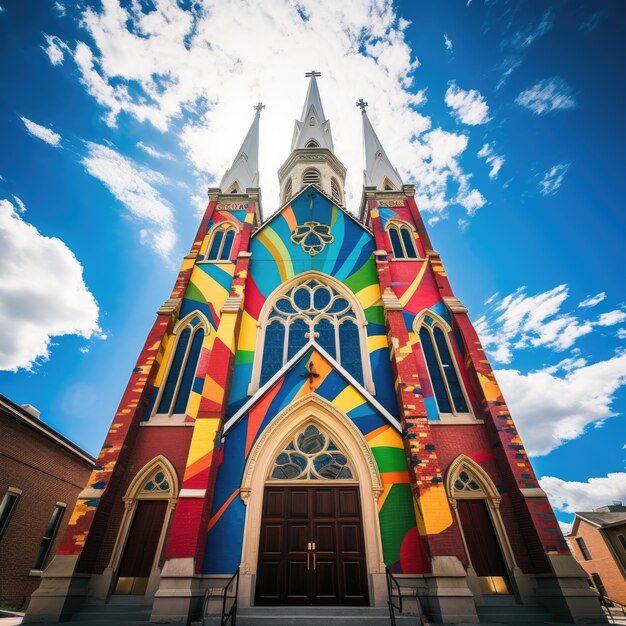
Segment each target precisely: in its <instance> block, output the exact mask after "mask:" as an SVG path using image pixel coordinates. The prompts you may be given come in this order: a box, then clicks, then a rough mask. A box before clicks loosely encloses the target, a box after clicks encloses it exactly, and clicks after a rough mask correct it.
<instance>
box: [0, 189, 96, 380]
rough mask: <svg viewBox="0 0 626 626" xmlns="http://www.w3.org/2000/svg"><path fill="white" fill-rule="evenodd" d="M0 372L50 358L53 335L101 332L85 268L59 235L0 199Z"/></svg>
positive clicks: (85, 336) (28, 366) (89, 335)
mask: <svg viewBox="0 0 626 626" xmlns="http://www.w3.org/2000/svg"><path fill="white" fill-rule="evenodd" d="M0 249H2V254H1V255H0V328H2V329H3V330H2V332H1V333H0V370H8V371H11V372H15V371H17V370H18V369H21V368H24V369H31V368H32V367H33V366H34V365H35V364H36V363H37V362H40V361H45V360H46V359H48V357H49V356H50V347H51V339H52V338H53V337H60V336H63V335H79V336H81V337H84V338H86V339H88V338H90V337H92V336H93V335H98V334H99V333H100V328H99V327H98V304H97V303H96V300H95V299H94V297H93V295H92V294H91V292H90V291H89V289H88V288H87V286H86V285H85V282H84V279H83V267H82V265H81V264H80V262H79V261H78V260H77V259H76V257H75V256H74V254H73V253H72V251H71V250H70V249H69V248H68V247H67V246H66V245H65V243H63V241H61V240H60V239H57V238H56V237H45V236H44V235H42V234H40V233H39V232H38V231H37V229H36V228H35V227H34V226H32V225H31V224H29V223H28V222H25V221H24V220H23V219H22V217H21V215H20V214H19V213H18V212H17V211H16V210H15V207H14V205H13V204H12V203H11V202H9V201H8V200H0Z"/></svg>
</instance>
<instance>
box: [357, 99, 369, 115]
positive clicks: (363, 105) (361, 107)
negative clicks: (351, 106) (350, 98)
mask: <svg viewBox="0 0 626 626" xmlns="http://www.w3.org/2000/svg"><path fill="white" fill-rule="evenodd" d="M356 105H357V106H358V107H359V109H361V113H365V107H366V106H368V104H367V102H365V100H363V98H360V99H359V100H358V101H357V103H356Z"/></svg>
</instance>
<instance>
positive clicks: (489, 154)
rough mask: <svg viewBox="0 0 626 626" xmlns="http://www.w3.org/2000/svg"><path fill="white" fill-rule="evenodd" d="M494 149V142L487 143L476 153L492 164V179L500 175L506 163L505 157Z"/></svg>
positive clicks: (490, 173)
mask: <svg viewBox="0 0 626 626" xmlns="http://www.w3.org/2000/svg"><path fill="white" fill-rule="evenodd" d="M493 149H494V146H493V144H488V143H486V144H485V145H484V146H483V147H482V148H481V149H480V150H479V151H478V154H477V155H476V156H478V157H479V158H481V159H485V161H487V164H488V165H491V170H490V171H489V178H491V179H494V178H497V177H498V172H499V171H500V169H501V168H502V166H503V165H504V157H502V156H500V155H499V154H496V153H495V152H494V151H493Z"/></svg>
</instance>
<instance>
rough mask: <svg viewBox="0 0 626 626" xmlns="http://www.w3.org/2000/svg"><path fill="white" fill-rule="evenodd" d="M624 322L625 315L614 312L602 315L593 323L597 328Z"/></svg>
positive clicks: (621, 312)
mask: <svg viewBox="0 0 626 626" xmlns="http://www.w3.org/2000/svg"><path fill="white" fill-rule="evenodd" d="M624 320H626V313H624V311H619V310H616V311H609V312H608V313H602V314H601V315H600V317H598V319H597V320H596V322H595V323H596V324H597V325H598V326H614V325H615V324H621V323H622V322H623V321H624Z"/></svg>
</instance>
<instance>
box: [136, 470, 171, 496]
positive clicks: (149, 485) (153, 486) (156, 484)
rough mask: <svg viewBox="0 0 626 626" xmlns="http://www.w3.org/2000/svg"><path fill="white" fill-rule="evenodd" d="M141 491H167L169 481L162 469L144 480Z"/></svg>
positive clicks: (168, 489) (150, 492)
mask: <svg viewBox="0 0 626 626" xmlns="http://www.w3.org/2000/svg"><path fill="white" fill-rule="evenodd" d="M141 491H142V492H143V493H149V494H155V493H169V491H170V483H169V482H168V480H167V476H166V475H165V473H164V472H163V470H162V469H160V468H159V469H157V471H156V472H155V473H154V474H153V475H152V476H151V477H150V478H149V479H148V480H147V481H146V482H145V484H144V486H143V488H142V489H141Z"/></svg>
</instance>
